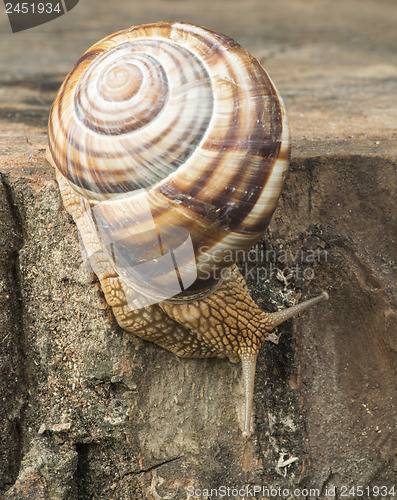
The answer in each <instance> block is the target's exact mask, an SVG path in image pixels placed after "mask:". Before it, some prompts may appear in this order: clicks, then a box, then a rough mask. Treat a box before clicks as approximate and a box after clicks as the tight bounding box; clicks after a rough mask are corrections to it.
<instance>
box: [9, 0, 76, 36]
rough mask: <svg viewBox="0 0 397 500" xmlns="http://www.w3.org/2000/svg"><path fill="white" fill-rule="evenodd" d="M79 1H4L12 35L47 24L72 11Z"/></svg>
mask: <svg viewBox="0 0 397 500" xmlns="http://www.w3.org/2000/svg"><path fill="white" fill-rule="evenodd" d="M78 3H79V0H46V1H40V0H29V1H28V2H24V1H16V0H4V6H5V10H6V14H7V16H8V20H9V21H10V25H11V29H12V32H13V33H16V32H18V31H23V30H27V29H29V28H33V27H35V26H39V25H40V24H44V23H48V22H49V21H52V20H53V19H56V18H57V17H60V16H62V15H63V14H65V13H66V12H68V11H69V10H71V9H73V7H75V6H76V5H77V4H78Z"/></svg>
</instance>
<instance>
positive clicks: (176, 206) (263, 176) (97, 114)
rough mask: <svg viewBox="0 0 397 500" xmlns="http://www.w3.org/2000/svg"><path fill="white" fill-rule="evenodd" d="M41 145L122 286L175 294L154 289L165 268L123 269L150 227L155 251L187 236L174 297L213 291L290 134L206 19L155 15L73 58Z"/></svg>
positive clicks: (267, 201) (149, 247) (242, 60)
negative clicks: (83, 208) (154, 20)
mask: <svg viewBox="0 0 397 500" xmlns="http://www.w3.org/2000/svg"><path fill="white" fill-rule="evenodd" d="M49 147H50V152H51V157H52V161H53V162H54V164H55V166H56V168H57V169H58V170H59V172H60V173H61V174H62V175H63V176H64V177H65V178H66V179H67V181H68V182H69V183H70V185H71V186H72V188H73V189H74V190H75V191H76V192H77V193H79V194H81V195H82V196H83V197H84V198H85V199H86V200H87V201H88V203H87V209H89V207H91V211H92V216H91V218H92V220H93V222H94V226H95V227H96V229H97V230H98V231H99V233H100V239H101V240H102V241H103V242H104V246H105V248H107V253H108V255H110V258H111V259H112V257H111V255H112V254H114V253H115V248H116V250H117V249H119V251H118V252H117V251H116V253H117V258H114V257H113V264H114V267H115V268H116V270H118V274H119V275H120V276H124V278H125V281H126V287H129V286H132V287H135V289H137V290H139V291H140V292H142V293H143V294H145V293H146V295H147V296H148V297H152V298H153V300H152V301H151V303H154V302H158V301H159V300H163V299H164V298H168V299H169V298H171V296H172V295H175V294H172V295H170V293H169V292H168V290H167V292H168V297H166V296H162V295H161V293H160V295H156V290H157V291H158V289H160V292H161V291H163V290H164V287H166V284H167V279H166V278H165V269H164V267H166V266H165V265H164V266H163V269H162V272H161V277H160V276H159V277H157V278H156V279H158V282H157V285H158V286H156V283H155V284H154V287H153V286H150V285H151V284H152V285H153V281H154V280H153V276H152V277H151V280H150V282H151V283H148V280H146V281H145V279H144V277H143V276H142V273H140V272H138V273H137V276H135V277H134V276H133V272H129V273H127V275H126V269H128V270H129V271H134V270H136V267H137V266H136V264H137V263H138V262H141V261H143V260H145V261H152V260H153V259H156V258H158V256H159V250H158V244H157V241H158V234H157V232H158V229H157V228H162V229H163V232H162V234H161V241H162V245H163V254H167V253H169V252H171V251H172V250H175V247H176V248H178V247H180V246H181V245H182V244H183V243H184V242H186V240H187V239H188V238H189V237H190V238H191V243H192V245H193V250H194V255H192V254H188V253H187V252H184V253H183V255H182V257H181V258H180V259H179V262H178V264H179V265H180V267H182V269H183V270H184V272H182V273H181V274H182V275H184V276H187V278H186V281H188V282H191V283H190V284H189V285H188V286H182V288H184V290H183V291H182V292H181V293H179V294H178V295H177V298H176V300H178V299H179V300H180V299H182V300H184V299H185V298H186V297H188V298H190V299H194V298H198V297H201V296H204V295H207V294H209V293H211V292H212V291H213V290H214V289H215V288H216V287H217V286H219V283H220V281H221V278H222V271H223V269H224V268H226V267H230V266H231V265H232V264H233V263H234V262H236V261H237V260H238V259H239V258H241V256H242V252H243V251H246V250H248V249H249V248H250V247H251V246H252V245H253V243H254V242H255V241H256V240H257V239H258V238H259V237H260V236H261V235H262V234H263V232H264V230H265V229H266V227H267V225H268V223H269V221H270V218H271V215H272V213H273V211H274V210H275V208H276V205H277V200H278V198H279V195H280V191H281V188H282V183H283V179H284V177H285V174H286V171H287V168H288V162H289V131H288V125H287V120H286V114H285V110H284V105H283V102H282V100H281V98H280V96H279V94H278V92H277V90H276V89H275V86H274V85H273V83H272V81H271V80H270V78H269V76H268V75H267V73H266V72H265V70H264V69H263V68H262V67H261V65H260V64H259V63H258V61H257V60H256V59H254V58H253V57H252V56H251V55H250V54H249V53H248V52H247V51H246V50H245V49H243V48H241V47H240V46H239V45H238V44H237V43H236V42H234V41H233V40H231V39H230V38H228V37H226V36H224V35H220V34H217V33H214V32H212V31H209V30H207V29H204V28H200V27H197V26H192V25H188V24H181V23H174V24H170V23H160V24H150V25H144V26H140V27H137V28H131V29H128V30H124V31H121V32H118V33H116V34H114V35H111V36H109V37H107V38H105V39H104V40H102V41H100V42H98V43H97V44H95V45H94V46H93V47H91V48H90V49H89V50H88V51H87V52H86V53H85V54H84V55H83V56H82V57H81V58H80V60H79V61H78V62H77V63H76V65H75V66H74V68H73V69H72V70H71V71H70V73H69V75H68V76H67V78H66V79H65V81H64V83H63V85H62V87H61V89H60V91H59V94H58V97H57V98H56V100H55V102H54V105H53V108H52V111H51V115H50V121H49ZM98 228H99V229H98ZM166 228H168V231H167V229H166ZM169 228H179V229H178V230H176V229H173V230H170V229H169ZM183 229H185V230H186V231H183ZM156 231H157V232H156ZM137 235H139V238H137ZM153 240H155V244H153ZM120 248H121V250H120ZM128 255H130V256H132V255H133V259H134V260H133V261H132V260H131V257H128ZM173 273H174V267H173V266H172V269H171V270H170V273H169V276H168V278H169V281H170V282H172V275H173ZM153 288H156V290H155V289H153ZM178 289H179V291H180V288H179V286H178ZM149 300H150V299H149ZM148 302H149V301H148ZM145 305H147V304H145Z"/></svg>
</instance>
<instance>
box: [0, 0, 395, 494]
mask: <svg viewBox="0 0 397 500" xmlns="http://www.w3.org/2000/svg"><path fill="white" fill-rule="evenodd" d="M207 4H208V5H207ZM112 5H113V4H112ZM227 5H228V7H225V4H223V3H222V2H218V3H216V2H209V1H208V2H207V1H206V0H203V1H202V2H200V3H197V4H195V3H194V2H193V1H190V2H189V1H187V2H176V1H175V2H174V1H169V2H160V1H152V2H149V3H146V4H145V3H142V4H141V5H138V4H135V3H134V5H133V6H132V4H131V2H128V1H120V2H118V3H117V4H114V6H110V4H109V3H108V2H98V1H96V2H94V0H85V1H84V2H80V3H79V5H78V6H76V7H75V9H73V10H72V11H71V12H70V13H68V14H67V15H65V16H63V17H61V18H59V19H57V20H55V21H52V22H51V23H49V24H48V25H43V26H41V27H38V28H35V29H32V30H30V31H26V32H22V33H19V34H15V35H13V34H11V31H10V29H9V27H8V26H7V24H6V23H7V20H6V19H5V16H3V18H2V19H1V23H2V24H1V25H0V30H1V31H0V37H1V40H2V41H4V42H5V44H7V50H6V51H4V52H2V53H1V55H0V61H1V68H2V72H1V88H0V92H1V93H0V123H1V135H0V305H1V306H0V400H1V404H0V422H1V423H0V428H1V429H2V432H1V433H0V498H5V499H25V498H26V499H32V498H33V499H48V498H49V499H68V500H69V499H77V498H80V499H91V498H92V499H122V498H132V499H141V498H142V499H146V498H147V499H156V500H157V499H160V498H164V499H165V498H175V499H183V498H186V497H187V487H188V486H194V487H195V488H219V487H220V486H222V485H223V486H229V487H242V486H244V485H261V486H264V487H267V488H271V487H273V488H278V487H284V488H289V489H290V491H291V495H290V498H293V497H294V496H293V493H292V492H293V490H294V489H295V488H301V489H302V488H304V487H307V488H317V489H318V490H319V491H320V493H319V494H318V495H317V496H318V497H320V498H334V497H332V496H330V495H328V496H327V494H326V491H327V488H328V491H329V489H330V488H331V487H334V486H335V487H336V488H337V491H338V492H339V495H340V493H341V487H342V486H343V485H356V486H357V485H362V486H364V487H366V486H373V485H377V486H382V485H384V486H388V487H391V486H392V485H393V482H395V476H396V455H395V453H396V441H395V437H396V432H395V428H396V425H395V424H396V348H397V341H396V316H395V306H396V299H397V297H396V291H395V287H394V284H395V258H396V255H395V252H396V243H395V236H396V218H395V214H396V208H397V207H396V205H397V203H396V189H395V187H396V175H395V171H396V166H397V161H396V150H397V147H396V135H395V127H396V120H397V104H396V98H395V96H396V91H397V85H396V77H397V57H396V48H397V36H396V30H395V20H396V17H397V9H396V6H395V2H394V0H390V1H388V0H376V1H375V0H369V1H367V2H365V3H364V2H361V1H360V2H359V1H358V0H357V1H356V0H350V1H346V2H343V4H342V2H328V1H321V2H318V1H314V0H312V1H303V0H297V1H293V0H282V1H280V2H272V3H270V2H262V1H259V0H256V1H254V0H250V1H248V2H237V1H236V2H234V1H232V2H228V4H227ZM116 7H117V10H116V11H115V10H114V9H115V8H116ZM112 9H113V10H112ZM132 11H133V12H132ZM172 19H183V20H189V21H191V22H195V23H197V24H202V25H205V26H207V27H210V28H213V29H216V30H218V31H223V32H225V33H227V34H229V35H230V36H232V37H234V38H235V39H236V40H237V41H239V42H240V43H242V44H243V45H244V46H246V47H247V48H248V49H249V50H250V51H251V52H252V53H253V54H254V55H255V56H256V57H258V58H259V59H260V60H261V62H262V63H263V64H264V65H265V67H267V68H268V70H269V72H270V74H271V76H272V78H273V80H274V81H275V83H276V84H277V87H278V88H279V90H280V92H281V94H282V95H283V97H284V100H285V103H286V106H287V109H288V112H289V117H290V125H291V130H292V134H293V162H292V165H291V170H290V173H289V176H288V179H287V182H286V185H285V189H284V191H283V195H282V198H281V200H280V203H279V208H278V210H277V212H276V214H275V217H274V219H273V221H272V224H271V227H270V230H269V231H268V232H267V234H266V235H265V237H264V239H263V241H262V242H260V243H259V244H258V245H257V247H256V253H253V252H251V253H250V254H249V256H248V257H247V259H246V260H245V261H244V262H242V263H240V265H241V270H242V272H243V274H245V275H246V277H247V282H248V285H249V287H250V289H251V290H252V295H253V297H254V298H255V299H256V300H257V302H258V304H259V305H260V306H261V307H263V308H264V309H267V310H275V309H277V308H278V307H283V306H285V305H288V304H289V303H291V302H292V301H294V300H300V299H301V298H303V297H306V296H312V295H314V294H316V293H318V292H319V291H321V290H322V289H326V290H327V291H328V292H329V294H330V300H329V301H328V302H327V303H323V304H320V305H318V306H316V307H315V308H313V309H311V310H309V311H307V312H305V313H304V314H302V315H301V316H300V317H298V318H297V319H295V320H294V321H290V322H288V323H287V324H285V325H283V326H281V327H279V328H278V333H279V334H281V337H280V341H279V343H278V344H273V343H270V342H267V343H266V344H265V346H264V347H263V350H262V353H261V356H260V359H259V361H258V368H257V377H256V386H255V387H256V389H255V418H256V434H255V435H254V436H253V437H252V438H251V439H249V440H245V439H243V438H242V436H241V430H240V429H241V424H242V422H241V419H242V415H241V414H239V412H238V411H236V408H239V407H242V400H243V395H242V387H241V384H240V367H239V366H238V365H232V364H231V363H229V362H228V361H226V360H187V359H179V358H177V357H175V356H174V355H172V354H170V353H168V352H166V351H164V350H162V349H160V348H158V347H156V346H154V345H151V344H149V343H147V342H144V341H142V340H140V339H138V338H136V337H134V336H133V335H131V334H128V333H126V332H124V331H122V330H121V329H120V328H119V327H118V326H117V325H116V324H115V321H114V319H113V317H112V314H111V312H110V310H109V308H108V306H107V304H106V303H105V301H104V299H103V296H102V293H101V291H100V289H99V287H98V284H97V283H96V280H95V277H94V276H93V275H90V273H89V272H88V271H87V269H86V267H85V265H84V262H83V260H82V257H81V254H80V248H79V242H78V236H77V232H76V228H75V226H74V224H73V221H72V220H71V218H70V217H69V216H68V215H67V214H66V212H65V210H64V209H63V206H62V204H61V200H60V196H59V192H58V188H57V184H56V182H55V180H54V173H53V171H52V169H51V168H50V166H49V165H48V164H47V163H46V161H45V159H44V149H45V146H46V120H47V116H48V112H49V107H50V105H51V102H52V100H53V99H54V97H55V93H56V91H57V88H58V87H59V85H60V83H61V81H62V79H63V77H64V75H65V74H66V72H67V71H68V69H69V68H70V66H71V65H72V64H73V62H74V61H75V60H76V59H77V58H78V57H79V56H80V55H81V53H82V52H83V51H84V50H85V49H86V48H88V46H90V45H91V44H92V43H94V42H95V41H97V40H98V39H99V38H101V37H102V36H104V35H106V34H109V33H111V32H113V31H116V30H117V29H121V28H124V27H126V26H127V25H129V24H141V23H143V22H149V21H157V20H172ZM60 31H62V32H63V33H62V37H60V36H59V33H60ZM66 40H67V43H66ZM277 269H279V270H281V272H277ZM289 459H291V460H289ZM313 493H314V492H313ZM396 494H397V491H396ZM367 496H370V497H372V495H371V494H370V495H367ZM312 497H313V495H312ZM197 498H199V496H197ZM213 498H216V497H215V495H213ZM237 498H240V497H239V496H237ZM257 498H262V497H261V496H260V495H258V496H257ZM284 498H287V497H284ZM338 498H339V497H338ZM350 498H354V495H352V496H351V497H350ZM387 498H392V497H391V495H389V496H388V497H387Z"/></svg>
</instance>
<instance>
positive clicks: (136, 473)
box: [120, 455, 183, 479]
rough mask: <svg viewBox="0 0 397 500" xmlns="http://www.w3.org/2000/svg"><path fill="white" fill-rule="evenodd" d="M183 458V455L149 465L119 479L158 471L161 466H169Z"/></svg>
mask: <svg viewBox="0 0 397 500" xmlns="http://www.w3.org/2000/svg"><path fill="white" fill-rule="evenodd" d="M181 458H183V455H179V456H178V457H174V458H170V459H169V460H165V461H164V462H160V463H158V464H154V465H151V466H150V467H147V468H146V469H140V470H138V471H133V472H127V473H125V474H123V475H122V476H121V477H120V479H124V478H125V477H127V476H136V475H139V474H145V473H146V472H151V471H152V470H155V469H158V468H159V467H162V466H163V465H167V464H170V463H172V462H176V461H177V460H180V459H181Z"/></svg>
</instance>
